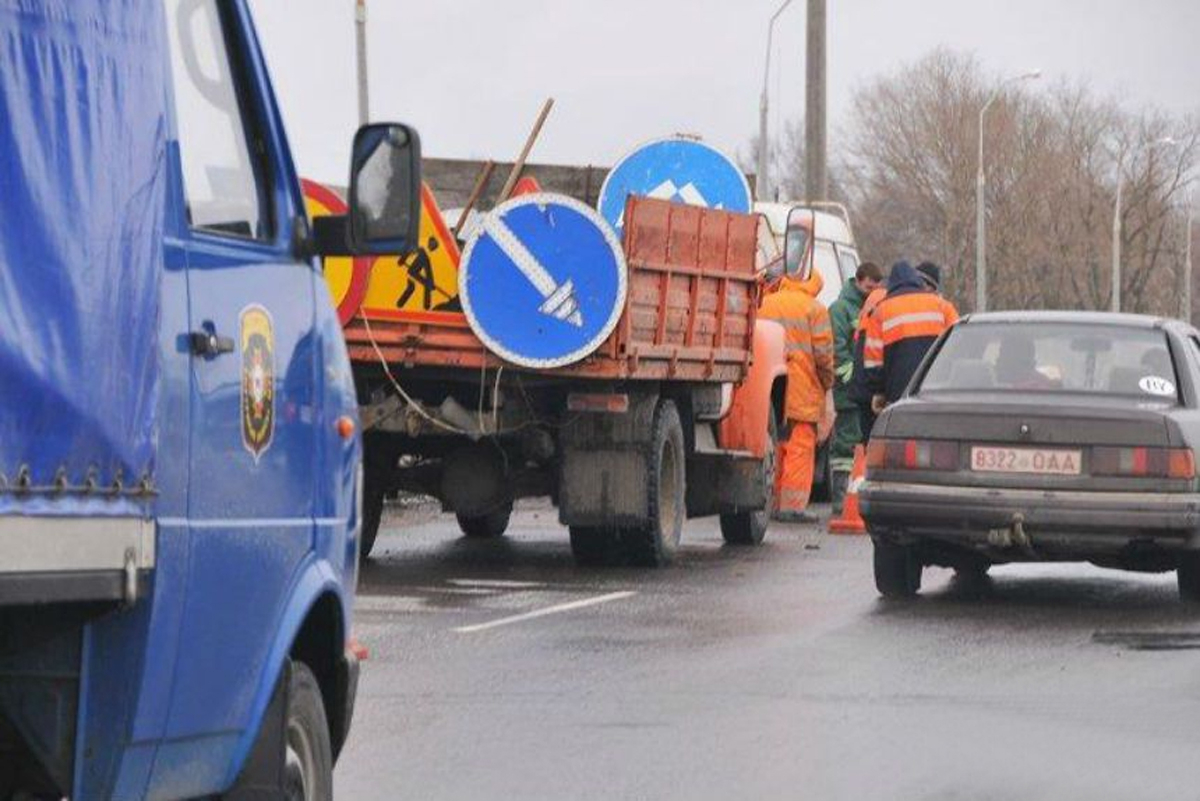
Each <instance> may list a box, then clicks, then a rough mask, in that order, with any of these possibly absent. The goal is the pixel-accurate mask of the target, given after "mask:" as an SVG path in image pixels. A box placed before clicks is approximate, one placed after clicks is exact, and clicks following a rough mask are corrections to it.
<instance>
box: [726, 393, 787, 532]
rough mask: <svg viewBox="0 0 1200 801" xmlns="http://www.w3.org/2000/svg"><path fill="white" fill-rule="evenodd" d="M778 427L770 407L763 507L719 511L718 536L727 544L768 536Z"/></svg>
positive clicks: (772, 505)
mask: <svg viewBox="0 0 1200 801" xmlns="http://www.w3.org/2000/svg"><path fill="white" fill-rule="evenodd" d="M778 441H779V431H778V429H777V427H776V423H775V412H774V411H773V410H772V412H771V415H770V419H769V421H768V424H767V455H766V456H765V457H764V458H763V463H762V469H763V486H764V487H765V488H766V492H767V498H766V503H765V504H764V505H763V508H762V509H760V510H759V511H757V512H738V513H736V514H724V515H721V536H723V537H724V538H725V542H727V543H729V544H730V545H760V544H761V543H762V541H763V538H764V537H766V536H767V526H768V525H769V524H770V522H771V515H772V514H773V513H774V512H775V473H776V471H777V470H778V461H777V459H776V453H777V450H778V449H777V444H778Z"/></svg>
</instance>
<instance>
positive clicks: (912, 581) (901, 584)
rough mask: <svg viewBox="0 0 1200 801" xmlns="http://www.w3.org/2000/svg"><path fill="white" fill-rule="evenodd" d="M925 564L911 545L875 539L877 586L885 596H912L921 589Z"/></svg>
mask: <svg viewBox="0 0 1200 801" xmlns="http://www.w3.org/2000/svg"><path fill="white" fill-rule="evenodd" d="M922 569H923V565H922V564H921V560H920V558H919V557H918V556H917V553H916V550H915V549H914V548H913V547H912V546H911V545H897V544H896V543H894V542H888V541H886V540H882V539H877V540H875V588H876V589H877V590H879V594H880V595H882V596H883V597H884V598H912V597H914V596H916V594H917V592H918V591H919V590H920V589H921V571H922Z"/></svg>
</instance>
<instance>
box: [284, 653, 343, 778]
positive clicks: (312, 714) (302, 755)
mask: <svg viewBox="0 0 1200 801" xmlns="http://www.w3.org/2000/svg"><path fill="white" fill-rule="evenodd" d="M284 731H285V742H286V748H285V751H284V754H285V756H284V778H283V781H284V797H285V798H288V799H289V801H333V749H332V747H331V746H330V742H329V723H328V720H327V718H326V717H325V702H324V700H323V699H322V698H321V688H320V686H319V685H318V684H317V679H316V677H315V676H314V675H313V673H312V671H311V670H309V668H308V665H306V664H304V663H303V662H292V667H291V679H290V683H289V685H288V706H287V724H286V726H285V728H284Z"/></svg>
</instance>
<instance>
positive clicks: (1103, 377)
mask: <svg viewBox="0 0 1200 801" xmlns="http://www.w3.org/2000/svg"><path fill="white" fill-rule="evenodd" d="M1178 384H1179V382H1178V381H1177V380H1176V376H1175V367H1174V365H1173V364H1172V361H1171V352H1170V350H1169V349H1168V345H1167V337H1166V334H1165V333H1164V332H1162V331H1160V330H1156V329H1150V328H1133V327H1128V326H1118V325H1105V324H1072V323H1037V322H1032V323H1031V322H1029V321H1021V322H1019V323H965V324H963V325H959V326H957V327H956V328H954V329H953V330H952V331H951V332H950V334H949V336H948V338H947V340H946V342H945V343H944V344H943V345H942V348H941V350H940V351H938V354H937V357H936V358H935V360H934V362H933V364H931V365H930V367H929V371H928V372H927V373H926V374H925V378H924V379H923V380H922V381H921V386H920V391H921V392H930V391H989V392H996V391H1001V392H1003V391H1011V392H1051V393H1053V392H1082V393H1089V394H1096V395H1116V396H1126V397H1130V398H1137V399H1139V400H1151V401H1157V402H1166V403H1177V402H1178V400H1179V394H1178V392H1179V390H1178V388H1177V387H1178Z"/></svg>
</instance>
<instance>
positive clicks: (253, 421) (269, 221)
mask: <svg viewBox="0 0 1200 801" xmlns="http://www.w3.org/2000/svg"><path fill="white" fill-rule="evenodd" d="M167 8H168V13H167V19H168V26H169V28H170V30H169V39H170V41H171V47H172V53H171V68H172V79H173V86H174V106H175V116H176V126H177V130H178V147H179V165H180V167H181V173H182V187H181V192H182V198H181V206H182V209H183V211H184V216H185V224H184V228H185V230H184V231H183V233H182V237H181V238H182V243H183V248H184V250H185V251H186V260H187V287H188V296H189V301H188V302H189V316H190V324H189V329H190V330H188V331H186V332H180V334H181V336H182V338H183V339H182V341H184V342H186V350H187V351H188V354H187V356H186V358H188V359H189V360H190V365H191V366H190V370H191V409H192V423H191V434H190V445H189V465H190V478H189V492H188V508H187V526H188V536H189V546H190V547H189V554H188V567H187V587H188V590H187V599H186V602H185V604H184V608H183V612H182V615H181V619H180V630H179V658H178V662H177V666H176V669H175V675H174V688H173V689H174V691H173V700H172V703H171V710H170V714H169V717H168V720H167V725H166V738H165V739H166V741H165V742H164V743H163V745H162V746H161V747H160V749H159V754H158V758H157V760H156V763H155V775H154V779H153V780H152V790H153V793H154V794H158V793H164V794H169V795H172V796H175V795H179V796H190V795H205V794H207V793H209V792H212V790H213V788H215V787H219V783H220V781H221V780H222V778H224V771H226V770H227V769H228V766H229V757H230V756H231V755H232V754H233V753H234V750H235V748H236V745H237V742H238V739H239V736H240V735H241V733H242V731H243V730H244V729H245V728H246V727H247V726H248V725H249V722H250V717H251V709H250V707H251V704H252V702H253V701H254V699H255V693H256V691H257V689H258V682H259V679H260V677H261V675H262V674H263V666H264V664H265V663H266V661H267V658H268V651H269V650H270V649H271V648H272V646H273V644H274V641H275V639H276V638H275V636H274V633H275V631H276V630H277V628H278V627H279V624H280V620H281V617H282V615H283V612H284V606H285V604H286V601H287V599H288V597H289V588H290V586H291V582H292V581H293V580H294V578H295V576H296V575H297V574H298V572H299V569H300V567H301V565H302V563H303V562H304V561H305V560H306V559H307V558H309V557H310V555H311V552H312V549H313V538H314V517H313V500H312V499H313V489H314V481H315V472H316V469H317V465H316V462H317V460H318V455H317V454H318V450H317V447H318V443H317V436H316V430H315V429H316V425H317V404H318V403H319V398H318V396H317V391H316V390H315V389H314V364H315V360H316V358H317V354H316V353H315V352H314V349H315V347H316V345H315V344H314V333H313V322H314V292H315V279H316V276H315V273H314V271H313V268H312V266H311V264H310V263H308V262H307V261H304V260H301V259H298V258H296V257H295V256H294V255H293V250H294V248H293V247H292V246H291V236H292V225H293V222H292V221H293V220H294V219H296V216H297V215H298V214H302V213H303V211H302V210H301V209H297V208H294V206H295V205H296V204H297V198H296V196H295V192H294V191H293V187H294V185H295V183H296V181H295V177H294V175H293V173H292V169H293V168H292V166H291V162H290V157H289V156H288V155H287V151H286V145H285V143H284V140H283V138H282V132H281V130H280V127H279V123H278V117H277V115H276V114H275V113H274V111H273V106H272V105H271V100H270V97H269V92H268V91H267V83H266V76H265V73H264V72H262V70H261V65H260V64H258V63H257V62H256V61H255V59H254V58H253V57H252V54H254V53H255V52H256V51H255V50H254V48H253V45H252V36H253V33H252V30H251V28H250V27H249V23H248V20H246V19H245V18H244V16H243V15H244V14H245V10H244V9H243V8H242V7H241V5H240V4H235V3H225V2H219V1H218V0H167ZM167 424H168V425H169V424H170V423H169V421H168V423H167ZM208 772H212V773H213V774H214V775H209V774H208ZM216 774H220V775H216Z"/></svg>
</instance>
